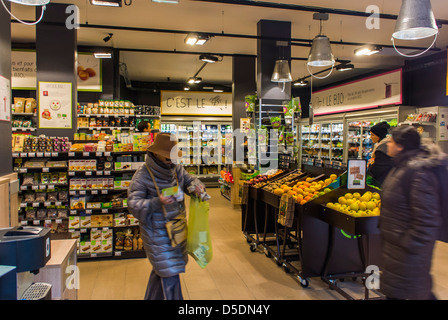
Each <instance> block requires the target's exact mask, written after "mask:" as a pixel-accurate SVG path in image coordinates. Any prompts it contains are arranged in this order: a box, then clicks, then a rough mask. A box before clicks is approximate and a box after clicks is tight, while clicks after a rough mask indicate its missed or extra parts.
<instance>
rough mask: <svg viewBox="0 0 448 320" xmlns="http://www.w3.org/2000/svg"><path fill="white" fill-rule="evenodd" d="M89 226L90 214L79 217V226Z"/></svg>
mask: <svg viewBox="0 0 448 320" xmlns="http://www.w3.org/2000/svg"><path fill="white" fill-rule="evenodd" d="M90 226H91V218H90V216H81V217H79V227H80V228H81V229H82V228H90Z"/></svg>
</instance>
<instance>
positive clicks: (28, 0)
mask: <svg viewBox="0 0 448 320" xmlns="http://www.w3.org/2000/svg"><path fill="white" fill-rule="evenodd" d="M9 1H11V2H15V3H19V4H23V5H26V6H44V5H46V4H49V3H50V0H9Z"/></svg>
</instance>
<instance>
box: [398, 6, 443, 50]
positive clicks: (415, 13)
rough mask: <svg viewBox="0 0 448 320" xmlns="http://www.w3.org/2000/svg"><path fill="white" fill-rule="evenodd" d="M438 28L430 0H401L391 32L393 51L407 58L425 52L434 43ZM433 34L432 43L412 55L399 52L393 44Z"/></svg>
mask: <svg viewBox="0 0 448 320" xmlns="http://www.w3.org/2000/svg"><path fill="white" fill-rule="evenodd" d="M438 32H439V28H438V27H437V23H436V19H435V18H434V13H433V11H432V8H431V0H403V2H402V4H401V9H400V13H399V15H398V18H397V23H396V24H395V31H394V33H393V34H392V44H393V46H394V49H395V51H397V52H398V53H399V54H400V55H402V56H404V57H407V58H414V57H418V56H421V55H422V54H424V53H426V52H427V51H428V50H429V49H431V48H432V46H433V45H434V44H435V43H436V40H437V35H438ZM432 36H434V41H433V42H432V44H431V45H430V46H429V47H428V48H427V49H426V50H425V51H423V52H420V53H418V54H414V55H406V54H403V53H401V52H400V51H399V50H398V49H397V47H396V46H395V39H398V40H419V39H425V38H429V37H432Z"/></svg>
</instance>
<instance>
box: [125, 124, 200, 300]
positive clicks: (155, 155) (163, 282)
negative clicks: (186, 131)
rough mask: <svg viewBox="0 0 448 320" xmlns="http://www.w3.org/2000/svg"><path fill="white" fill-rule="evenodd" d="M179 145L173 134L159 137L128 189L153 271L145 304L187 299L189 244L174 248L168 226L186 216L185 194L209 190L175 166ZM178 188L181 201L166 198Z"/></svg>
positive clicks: (181, 168)
mask: <svg viewBox="0 0 448 320" xmlns="http://www.w3.org/2000/svg"><path fill="white" fill-rule="evenodd" d="M176 144H177V141H173V140H171V136H170V134H166V133H160V134H158V135H157V136H156V139H155V141H154V143H153V144H152V145H151V146H150V147H149V148H148V153H147V156H146V159H145V165H142V166H141V167H140V168H139V169H138V170H137V171H136V172H135V174H134V176H133V177H132V181H131V184H130V186H129V189H128V208H129V211H130V213H132V214H133V215H134V216H135V217H136V218H137V219H138V220H139V225H140V232H141V237H142V240H143V246H144V249H145V252H146V256H147V257H148V259H149V261H150V263H151V265H152V267H153V269H152V272H151V275H150V278H149V282H148V286H147V289H146V294H145V300H182V299H183V297H182V290H181V285H180V278H179V274H180V273H182V272H185V266H186V264H187V262H188V255H187V250H186V242H185V241H184V242H182V243H181V244H180V245H178V246H175V247H173V246H172V244H171V240H170V238H169V236H168V232H167V229H166V226H165V223H166V221H167V219H168V220H171V219H173V218H175V217H177V216H178V215H179V214H183V213H185V203H184V199H183V194H184V193H186V194H188V195H190V193H189V192H188V190H187V188H189V187H190V186H195V189H194V190H195V191H194V193H196V194H197V195H199V194H200V193H202V192H204V190H205V188H204V186H203V184H202V183H201V182H200V181H199V180H198V179H194V178H193V177H192V176H191V175H189V174H188V173H187V172H186V171H185V169H184V168H183V166H182V165H175V164H173V163H172V162H171V159H172V158H173V157H172V156H171V150H175V149H176V148H174V147H175V146H176ZM173 148H174V149H173ZM149 170H150V171H151V172H150V171H149ZM151 173H152V175H151ZM153 178H154V179H153ZM176 185H178V187H179V189H180V192H179V195H178V196H177V199H175V198H174V197H165V196H163V194H162V190H163V189H166V188H170V187H174V186H176ZM157 188H158V190H157ZM163 207H164V208H165V212H166V216H167V219H166V218H165V213H164V210H163ZM185 227H186V226H185Z"/></svg>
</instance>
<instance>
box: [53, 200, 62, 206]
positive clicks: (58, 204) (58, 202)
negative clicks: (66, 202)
mask: <svg viewBox="0 0 448 320" xmlns="http://www.w3.org/2000/svg"><path fill="white" fill-rule="evenodd" d="M54 205H55V206H62V202H61V201H56V202H55V203H54Z"/></svg>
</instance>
